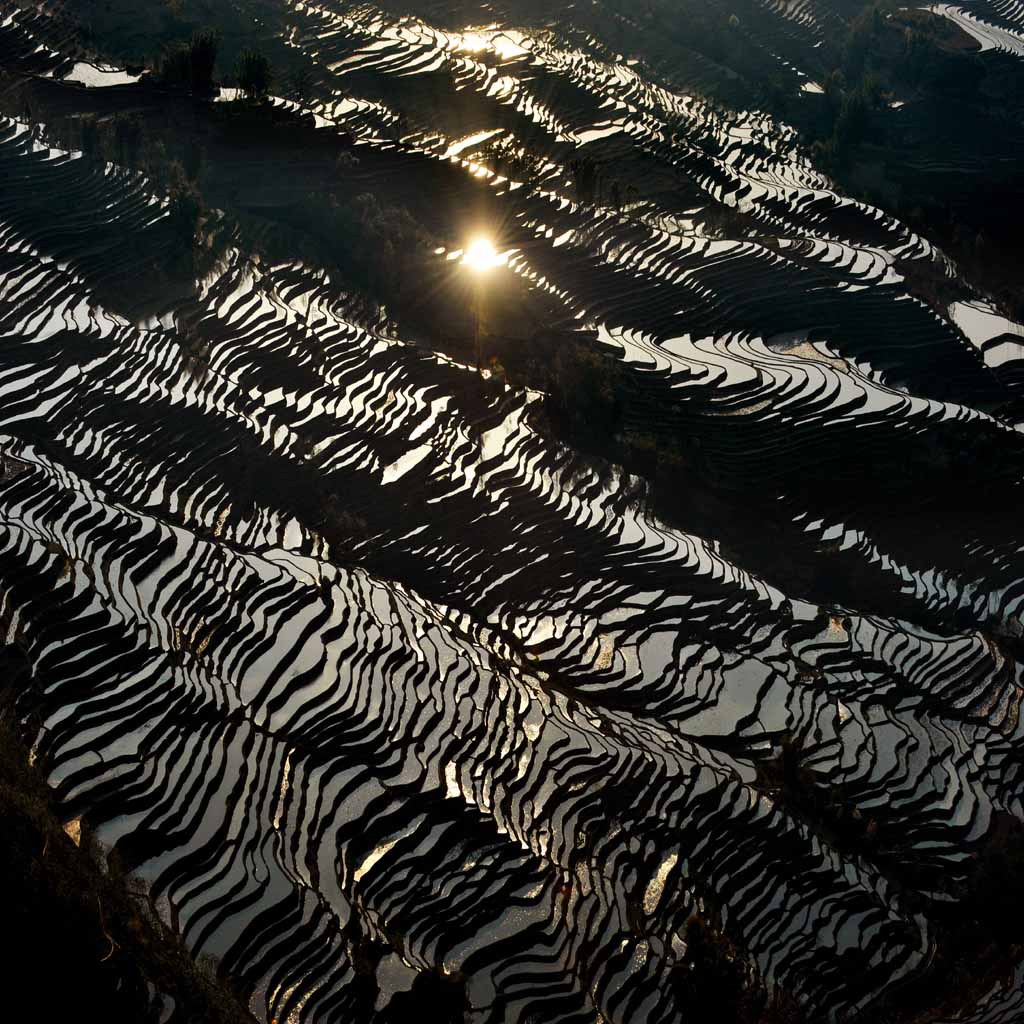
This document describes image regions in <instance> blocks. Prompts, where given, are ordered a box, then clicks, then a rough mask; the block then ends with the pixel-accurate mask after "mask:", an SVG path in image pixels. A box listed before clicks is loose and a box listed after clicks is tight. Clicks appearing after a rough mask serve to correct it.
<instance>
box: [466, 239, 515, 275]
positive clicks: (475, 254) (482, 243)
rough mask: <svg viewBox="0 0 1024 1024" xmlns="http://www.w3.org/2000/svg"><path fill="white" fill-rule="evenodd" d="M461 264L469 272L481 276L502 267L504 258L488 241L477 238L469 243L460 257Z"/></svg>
mask: <svg viewBox="0 0 1024 1024" xmlns="http://www.w3.org/2000/svg"><path fill="white" fill-rule="evenodd" d="M462 262H463V263H465V264H466V265H467V266H468V267H469V269H470V270H475V271H476V272H477V273H478V274H483V273H486V272H487V271H488V270H493V269H494V268H495V267H500V266H503V265H504V263H505V257H503V256H502V255H501V254H500V253H499V252H498V250H497V249H495V248H494V246H493V244H492V243H491V242H490V240H489V239H487V238H477V239H475V240H474V241H473V242H471V243H470V246H469V248H468V249H467V250H466V253H465V255H464V256H463V257H462Z"/></svg>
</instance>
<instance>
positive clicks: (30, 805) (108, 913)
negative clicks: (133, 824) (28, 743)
mask: <svg viewBox="0 0 1024 1024" xmlns="http://www.w3.org/2000/svg"><path fill="white" fill-rule="evenodd" d="M26 671H27V669H26V666H25V663H24V659H23V658H21V657H20V656H19V655H17V654H16V653H15V651H14V649H13V648H11V647H4V648H0V672H2V673H3V676H2V679H3V682H2V684H0V835H2V836H3V841H2V842H0V902H2V905H3V908H4V928H5V930H6V934H7V939H6V945H5V950H4V956H3V977H4V992H5V1001H6V1012H8V1013H10V1014H12V1016H14V1017H20V1016H22V1015H24V1016H25V1017H31V1018H33V1019H36V1020H40V1021H58V1020H71V1019H76V1018H79V1017H88V1018H89V1019H102V1020H104V1021H107V1022H109V1024H149V1022H152V1024H156V1022H158V1021H159V1022H166V1021H175V1022H180V1024H246V1022H248V1024H252V1022H253V1021H254V1018H253V1017H252V1016H251V1015H250V1014H249V1013H248V1012H246V1010H245V1008H244V1004H243V1003H241V1002H240V1001H239V1000H238V999H237V998H236V996H235V995H234V994H232V993H231V992H230V991H228V989H227V988H226V987H225V985H224V984H223V983H222V982H221V981H218V980H217V976H216V970H215V968H211V967H209V966H206V967H201V966H199V965H197V964H196V962H195V960H193V958H192V956H191V954H190V953H189V951H188V950H187V949H186V948H185V946H184V944H183V943H182V941H181V939H180V937H179V936H178V935H176V934H175V932H174V931H173V930H172V929H170V928H168V927H167V926H166V925H164V924H163V922H162V921H161V919H160V917H159V915H158V913H157V911H156V909H155V908H154V907H153V906H151V904H150V903H149V899H148V896H147V893H146V891H145V887H140V886H139V885H138V884H137V883H136V882H133V880H132V879H131V878H129V877H127V876H125V875H123V874H122V873H121V872H120V871H118V869H117V860H116V858H112V859H110V860H103V859H102V858H101V857H100V855H99V854H98V852H96V851H94V850H93V848H92V847H93V840H92V836H91V833H90V829H89V826H88V824H87V823H85V822H82V821H81V820H79V819H74V820H73V821H70V822H62V821H61V818H60V817H59V816H58V808H57V807H56V805H55V804H54V800H53V793H52V791H51V790H50V788H49V787H48V786H47V785H46V776H45V771H44V766H42V765H40V764H39V763H38V762H37V763H36V764H35V765H30V764H29V750H28V749H27V748H26V747H25V746H24V745H23V744H22V742H21V738H20V735H19V733H20V729H18V728H17V723H16V721H15V720H14V718H13V715H12V707H13V697H14V695H15V694H16V693H17V691H18V689H19V688H20V687H21V686H22V685H24V683H25V681H26V680H25V675H26ZM101 864H102V865H103V866H102V867H101V866H100V865H101Z"/></svg>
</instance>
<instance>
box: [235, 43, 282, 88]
mask: <svg viewBox="0 0 1024 1024" xmlns="http://www.w3.org/2000/svg"><path fill="white" fill-rule="evenodd" d="M235 78H236V79H237V81H238V88H239V89H241V90H242V92H244V93H245V95H246V97H247V98H248V99H250V100H262V99H265V98H266V96H267V94H268V93H269V92H270V85H271V83H272V82H273V80H274V73H273V71H272V70H271V67H270V61H269V60H267V58H266V56H265V55H264V54H262V53H260V51H259V50H244V51H243V52H242V54H241V55H240V56H239V58H238V64H237V65H236V66H235Z"/></svg>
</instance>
